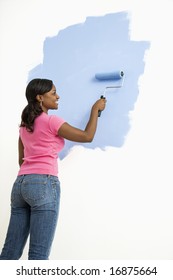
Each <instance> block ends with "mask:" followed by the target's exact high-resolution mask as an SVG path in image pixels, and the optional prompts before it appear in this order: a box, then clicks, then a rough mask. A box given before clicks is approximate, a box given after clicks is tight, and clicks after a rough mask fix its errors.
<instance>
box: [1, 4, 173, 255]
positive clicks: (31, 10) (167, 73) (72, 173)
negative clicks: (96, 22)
mask: <svg viewBox="0 0 173 280" xmlns="http://www.w3.org/2000/svg"><path fill="white" fill-rule="evenodd" d="M67 6H68V9H67ZM127 10H128V11H129V12H130V14H131V38H132V39H133V40H147V41H151V48H150V50H149V52H148V53H147V55H146V59H145V62H146V66H145V73H144V75H143V76H142V77H141V79H140V82H139V90H140V92H139V97H138V100H137V102H136V104H135V108H134V111H133V112H131V130H130V132H129V134H128V136H127V139H126V142H125V145H124V146H123V147H122V148H111V147H107V148H106V150H105V151H101V150H99V149H96V150H88V149H85V148H82V147H75V148H74V149H73V150H72V152H71V153H70V154H69V155H68V156H67V157H66V158H65V159H64V160H62V161H59V166H60V180H61V188H62V200H61V211H60V217H59V223H58V228H57V231H56V236H55V240H54V244H53V248H52V253H51V256H50V259H172V257H173V239H172V236H173V223H172V211H173V204H172V195H173V191H172V185H173V184H172V183H173V179H172V168H171V167H172V158H173V153H172V143H173V139H172V137H173V136H172V119H173V110H172V102H171V101H172V92H171V88H172V79H171V78H172V75H171V70H172V60H173V56H172V49H173V45H172V44H173V43H172V39H171V35H172V30H171V26H172V24H173V22H172V21H173V20H172V12H173V2H172V1H171V0H170V1H169V0H160V1H154V0H150V1H147V0H145V1H118V0H114V1H97V0H92V1H90V0H87V1H85V0H84V1H76V0H74V1H67V0H64V1H58V0H57V1H56V0H49V1H48V0H37V1H34V0H30V1H25V0H1V1H0V41H1V44H0V81H1V82H0V96H1V110H0V114H1V115H0V117H1V118H0V130H1V139H0V141H1V145H0V148H1V156H0V165H1V174H0V248H2V246H3V242H4V238H5V234H6V230H7V226H8V219H9V215H10V201H9V199H10V192H11V186H12V183H13V181H14V179H15V177H16V174H17V171H18V163H17V140H18V125H19V123H20V114H21V110H22V109H23V107H24V106H25V97H24V91H25V86H26V81H27V77H28V72H29V71H30V70H31V69H32V68H33V67H34V66H36V65H37V64H38V63H40V62H42V58H43V49H42V48H43V41H44V39H45V38H46V37H47V36H53V35H55V34H57V33H58V31H59V30H61V29H63V28H65V27H67V26H69V25H72V24H75V23H79V22H83V21H84V20H85V18H86V17H87V16H93V15H104V14H107V13H110V12H118V11H127ZM27 246H28V245H27ZM23 259H27V247H26V249H25V252H24V254H23Z"/></svg>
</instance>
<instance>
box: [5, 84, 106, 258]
mask: <svg viewBox="0 0 173 280" xmlns="http://www.w3.org/2000/svg"><path fill="white" fill-rule="evenodd" d="M26 98H27V101H28V104H27V106H26V107H25V108H24V110H23V112H22V116H21V124H20V130H19V145H18V146H19V165H20V169H19V172H18V176H17V178H16V180H15V182H14V185H13V188H12V192H11V217H10V222H9V227H8V231H7V235H6V240H5V244H4V247H3V249H2V253H1V255H0V260H17V259H19V258H20V257H21V255H22V252H23V249H24V246H25V244H26V241H27V238H28V235H30V238H29V252H28V259H29V260H47V259H48V258H49V254H50V249H51V245H52V241H53V238H54V233H55V229H56V224H57V219H58V212H59V201H60V182H59V179H58V165H57V157H58V153H59V151H60V150H61V149H63V146H64V139H68V140H71V141H75V142H91V141H92V140H93V138H94V135H95V132H96V128H97V119H98V111H102V110H104V108H105V105H106V100H105V99H99V100H97V101H96V102H95V104H94V105H93V106H92V108H91V113H90V118H89V121H88V123H87V125H86V127H85V129H84V130H81V129H78V128H75V127H73V126H71V125H70V124H68V123H67V122H65V121H64V120H63V119H61V118H59V117H58V116H55V115H48V110H49V109H58V101H59V96H58V94H57V92H56V88H55V86H54V84H53V82H52V81H51V80H48V79H33V80H31V81H30V82H29V84H28V85H27V87H26Z"/></svg>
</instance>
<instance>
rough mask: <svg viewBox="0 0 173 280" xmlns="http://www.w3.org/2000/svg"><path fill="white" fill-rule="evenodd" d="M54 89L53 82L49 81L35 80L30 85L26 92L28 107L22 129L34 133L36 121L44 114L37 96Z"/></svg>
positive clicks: (24, 114) (25, 110) (23, 114)
mask: <svg viewBox="0 0 173 280" xmlns="http://www.w3.org/2000/svg"><path fill="white" fill-rule="evenodd" d="M52 87H53V82H52V81H51V80H48V79H33V80H31V81H30V82H29V83H28V85H27V87H26V92H25V95H26V99H27V101H28V105H27V106H26V107H25V108H24V109H23V112H22V115H21V124H20V127H26V129H27V130H28V131H29V132H33V131H34V121H35V119H36V118H37V117H38V116H39V115H40V114H41V113H42V112H43V110H42V108H41V106H40V103H39V101H38V100H37V99H36V96H37V95H43V94H45V93H46V92H48V91H50V90H51V89H52Z"/></svg>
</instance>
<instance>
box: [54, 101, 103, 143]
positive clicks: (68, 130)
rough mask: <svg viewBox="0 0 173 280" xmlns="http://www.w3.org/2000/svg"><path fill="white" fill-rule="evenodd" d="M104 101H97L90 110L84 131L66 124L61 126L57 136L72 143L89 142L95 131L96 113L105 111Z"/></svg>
mask: <svg viewBox="0 0 173 280" xmlns="http://www.w3.org/2000/svg"><path fill="white" fill-rule="evenodd" d="M105 105H106V99H99V100H97V101H96V103H95V104H94V105H93V106H92V108H91V113H90V118H89V121H88V123H87V125H86V127H85V129H84V130H81V129H78V128H75V127H73V126H71V125H69V124H68V123H64V124H62V126H61V127H60V128H59V130H58V135H59V136H61V137H63V138H65V139H68V140H70V141H74V142H81V143H82V142H83V143H84V142H91V141H92V140H93V138H94V135H95V132H96V129H97V120H98V111H99V110H101V111H103V110H104V109H105Z"/></svg>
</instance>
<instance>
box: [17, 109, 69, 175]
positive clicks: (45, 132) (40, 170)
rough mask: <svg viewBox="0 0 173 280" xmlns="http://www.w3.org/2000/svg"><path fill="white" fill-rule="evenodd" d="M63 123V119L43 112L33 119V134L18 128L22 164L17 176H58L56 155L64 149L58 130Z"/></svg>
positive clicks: (23, 128)
mask: <svg viewBox="0 0 173 280" xmlns="http://www.w3.org/2000/svg"><path fill="white" fill-rule="evenodd" d="M63 123H64V120H63V119H61V118H59V117H57V116H55V115H47V114H46V113H44V112H43V113H42V114H41V115H40V116H38V117H37V118H36V119H35V121H34V131H33V132H28V131H27V130H26V128H25V127H20V130H19V135H20V138H21V140H22V143H23V145H24V162H23V163H22V165H21V167H20V170H19V172H18V175H24V174H48V175H54V176H57V175H58V160H57V159H58V153H59V151H60V150H62V148H63V147H64V139H63V138H62V137H60V136H58V130H59V128H60V126H61V125H62V124H63Z"/></svg>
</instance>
